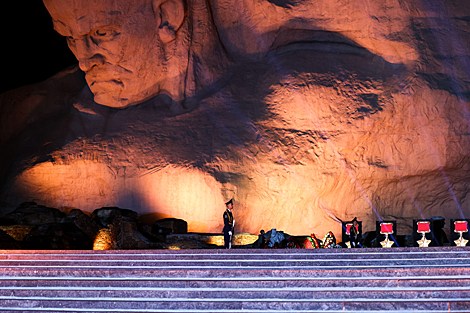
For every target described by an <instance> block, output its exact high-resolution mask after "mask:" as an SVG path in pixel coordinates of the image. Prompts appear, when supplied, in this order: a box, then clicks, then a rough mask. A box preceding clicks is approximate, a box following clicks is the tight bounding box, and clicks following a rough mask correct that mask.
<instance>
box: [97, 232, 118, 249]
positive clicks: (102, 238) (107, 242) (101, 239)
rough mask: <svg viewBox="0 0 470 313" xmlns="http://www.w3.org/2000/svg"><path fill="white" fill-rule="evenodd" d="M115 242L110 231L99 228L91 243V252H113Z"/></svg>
mask: <svg viewBox="0 0 470 313" xmlns="http://www.w3.org/2000/svg"><path fill="white" fill-rule="evenodd" d="M115 242H116V240H115V238H114V236H113V231H112V229H110V228H101V229H100V230H99V231H98V233H97V234H96V237H95V240H94V241H93V250H113V249H114V248H115V245H114V244H115Z"/></svg>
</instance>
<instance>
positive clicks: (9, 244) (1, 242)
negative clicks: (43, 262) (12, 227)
mask: <svg viewBox="0 0 470 313" xmlns="http://www.w3.org/2000/svg"><path fill="white" fill-rule="evenodd" d="M0 249H5V250H11V249H21V245H20V243H19V242H18V241H16V240H15V239H13V238H12V237H11V236H10V235H8V234H7V232H5V231H3V230H0Z"/></svg>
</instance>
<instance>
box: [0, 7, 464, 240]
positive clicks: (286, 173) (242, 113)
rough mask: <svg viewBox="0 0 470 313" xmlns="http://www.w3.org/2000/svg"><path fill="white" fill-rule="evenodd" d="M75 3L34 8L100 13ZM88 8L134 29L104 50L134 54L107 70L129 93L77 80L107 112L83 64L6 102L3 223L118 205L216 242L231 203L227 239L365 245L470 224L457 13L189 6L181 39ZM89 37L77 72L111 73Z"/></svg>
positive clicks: (1, 121)
mask: <svg viewBox="0 0 470 313" xmlns="http://www.w3.org/2000/svg"><path fill="white" fill-rule="evenodd" d="M89 1H91V0H89ZM81 3H88V0H87V1H84V2H82V1H72V0H68V1H49V0H48V1H46V5H47V7H48V9H49V10H50V12H51V13H52V15H53V17H54V19H56V20H64V21H65V20H67V18H68V19H73V18H76V17H77V16H78V15H77V16H72V17H71V15H67V16H64V14H65V13H64V12H73V10H69V8H71V7H74V8H82V9H83V8H85V7H86V8H87V10H88V11H89V9H90V8H94V7H93V6H86V5H82V4H81ZM93 3H94V4H93V5H94V6H95V7H96V10H93V12H95V13H96V12H97V11H99V10H98V8H103V7H104V8H105V9H107V10H108V9H109V10H110V11H109V12H120V13H115V14H114V15H113V14H112V16H114V17H113V18H117V16H120V17H119V18H122V17H123V16H124V17H126V18H127V19H124V20H123V21H124V22H126V23H127V22H129V21H135V20H138V22H139V23H143V25H142V28H141V29H143V30H142V32H136V31H135V30H133V29H132V28H130V29H127V30H126V31H123V32H122V35H123V36H124V35H126V34H127V37H125V38H127V39H126V41H125V42H120V44H119V45H114V43H112V44H111V45H109V46H107V47H108V48H109V49H108V50H109V51H108V52H110V54H113V53H114V54H113V55H116V53H117V54H118V55H120V56H125V55H126V56H127V55H132V56H133V57H134V58H133V59H132V61H129V62H128V63H125V60H124V61H122V60H121V61H122V62H124V63H121V64H120V63H119V62H120V61H119V60H118V61H117V64H120V65H121V66H123V67H124V68H125V65H126V64H131V63H132V62H134V63H132V64H131V65H132V66H134V70H133V72H134V74H135V76H134V77H133V78H136V77H137V78H138V80H137V81H133V82H131V83H130V84H131V86H133V87H130V89H129V90H127V89H126V90H124V89H123V90H124V91H119V90H121V89H119V88H121V87H122V86H126V82H125V81H124V82H121V83H122V85H121V84H120V83H119V79H120V78H119V77H118V78H119V79H118V78H117V77H116V73H115V72H112V71H110V68H109V67H108V69H107V70H106V69H104V70H100V72H99V73H100V76H99V77H100V79H106V80H109V79H111V80H114V82H111V83H103V84H93V82H95V81H94V80H93V79H94V77H95V76H93V73H91V74H90V73H88V72H87V76H86V80H87V81H88V82H89V83H90V84H91V85H92V86H91V91H93V93H95V99H96V101H97V102H99V103H100V104H102V105H97V104H96V103H94V102H93V94H92V93H91V92H90V89H89V88H88V87H87V85H86V80H85V78H84V76H83V72H82V71H80V70H78V69H69V70H66V71H63V72H61V73H59V74H57V75H56V76H54V77H52V78H50V79H49V80H47V81H45V82H43V83H39V84H36V85H33V86H26V87H23V88H20V89H18V90H14V91H11V92H8V93H5V94H3V95H1V96H0V101H1V102H0V103H1V104H0V128H1V131H0V139H1V142H2V147H1V149H0V158H1V163H0V164H1V168H0V170H1V176H2V177H4V178H3V181H2V192H1V198H0V199H1V210H2V213H7V212H9V211H12V210H13V209H14V208H16V207H17V206H18V205H19V203H21V202H23V201H36V202H38V203H40V204H43V205H46V206H51V207H57V208H62V207H68V208H73V207H75V208H79V209H81V210H84V211H86V212H92V211H93V210H95V209H96V208H99V207H103V206H118V207H121V208H129V209H132V210H135V211H137V212H139V213H140V214H141V215H142V216H143V217H145V218H147V219H148V220H151V221H155V220H157V219H160V218H166V217H173V218H180V219H183V220H185V221H187V222H188V231H189V232H213V233H218V232H221V230H222V213H223V210H224V201H226V200H228V199H230V198H232V197H233V198H234V199H235V212H234V214H235V219H236V227H237V229H236V231H237V232H242V231H243V232H249V233H252V234H257V233H258V232H259V230H260V229H261V228H263V229H265V230H269V229H271V228H276V229H279V230H283V231H285V232H287V233H289V234H292V235H296V234H308V233H312V232H314V233H317V234H324V233H326V232H327V231H329V230H333V232H334V233H335V234H339V233H341V231H340V224H339V223H338V219H341V220H351V219H352V218H353V217H355V216H357V217H358V219H359V220H362V221H363V225H364V226H363V227H364V232H365V231H368V230H372V229H375V220H377V219H378V216H381V217H382V218H384V219H395V218H400V219H403V222H399V223H398V234H405V233H409V232H411V221H412V219H413V218H422V217H429V216H436V215H440V216H443V217H445V218H447V219H450V218H461V217H462V214H463V215H464V216H466V215H468V214H469V212H468V210H469V209H468V208H469V207H470V203H469V202H468V201H469V200H468V197H466V196H467V194H468V190H469V186H468V184H469V182H468V177H469V175H470V173H469V164H470V162H469V151H470V142H469V136H468V134H469V133H470V131H469V117H470V115H469V113H468V110H469V103H468V95H469V94H470V93H469V91H470V90H469V84H468V82H469V81H470V80H469V79H468V68H467V64H468V60H469V56H470V54H469V43H470V40H469V39H470V38H469V35H468V34H469V31H470V25H469V23H468V21H469V20H470V5H469V4H466V3H463V2H462V1H446V2H445V4H444V3H441V2H438V1H425V2H423V1H413V0H407V1H398V0H387V1H385V0H380V1H374V2H370V1H350V2H343V1H333V0H331V1H322V2H321V3H319V2H312V1H295V2H294V1H283V0H277V1H262V0H259V1H236V2H235V1H233V0H226V1H212V2H211V6H210V7H211V8H212V10H211V11H209V10H208V5H207V3H206V2H204V1H202V0H194V1H190V5H189V8H190V11H189V12H188V16H187V18H185V19H184V20H182V21H181V23H182V24H181V25H180V27H179V28H178V27H173V26H171V25H172V24H171V23H172V22H171V21H173V22H174V21H175V20H176V21H178V18H179V17H180V16H179V15H178V14H174V15H172V16H166V17H165V16H164V17H163V19H165V18H168V19H170V22H169V23H167V24H165V23H164V22H163V23H161V24H159V22H161V21H162V20H160V19H159V17H157V18H156V19H149V20H147V19H146V20H145V21H147V24H145V22H143V20H142V19H141V15H140V14H144V15H145V14H147V15H145V16H150V15H148V14H150V13H151V10H150V9H149V8H148V7H145V8H143V10H142V11H140V13H138V14H137V13H136V14H133V13H132V12H133V11H132V10H130V9H128V8H127V7H125V6H123V5H122V1H111V0H109V1H105V2H99V4H98V2H95V1H93ZM154 3H155V4H156V5H158V4H159V3H160V2H159V1H155V2H154ZM165 3H166V4H165V5H170V6H172V8H178V7H179V6H178V2H177V1H175V2H172V1H170V2H165ZM149 5H150V4H149ZM165 5H164V6H165ZM54 6H55V7H54ZM100 6H103V7H100ZM65 9H67V10H65ZM162 10H163V9H162ZM175 10H177V9H175ZM157 11H158V10H157ZM77 12H78V13H76V14H79V13H84V14H85V13H86V14H88V13H87V12H81V11H77ZM129 12H130V13H129ZM158 12H160V11H158ZM161 12H163V11H161ZM67 14H69V13H67ZM74 14H75V13H74ZM93 14H94V13H93ZM210 14H212V18H211V16H210ZM79 15H80V14H79ZM163 15H165V14H163ZM87 16H89V14H88V15H87ZM129 18H130V19H131V20H129ZM84 20H86V21H91V22H90V24H87V25H88V26H90V25H91V26H92V28H93V27H95V26H96V25H98V22H97V24H96V25H95V24H94V22H93V21H94V19H91V20H90V19H84ZM113 21H114V20H113ZM163 24H165V25H164V26H162V25H163ZM56 25H57V22H56ZM139 25H140V24H139ZM168 25H169V26H168ZM176 25H179V24H178V23H177V24H176ZM155 26H157V28H155ZM160 26H162V28H161V29H165V28H166V30H165V31H160V30H161V29H160V28H159V27H160ZM171 27H173V30H176V33H175V34H174V35H175V37H171V36H172V29H171ZM153 29H159V31H156V32H155V33H153V31H151V30H153ZM58 30H59V29H58ZM144 30H145V31H144ZM60 31H61V32H62V33H63V34H64V35H67V34H65V33H64V29H62V30H60ZM149 31H151V33H150V34H149V33H148V32H149ZM93 32H94V33H93V34H95V35H100V34H101V35H103V30H102V29H101V28H100V29H93ZM162 32H164V33H162ZM129 33H131V34H130V35H129ZM140 35H141V36H143V37H145V36H147V37H145V38H150V37H151V36H155V40H154V41H151V42H150V43H148V41H145V44H143V43H141V42H139V40H140V39H142V38H140V37H139V36H140ZM74 36H75V35H74ZM88 36H91V35H90V33H89V34H88ZM103 36H104V35H103ZM149 36H150V37H149ZM168 36H169V37H168ZM138 37H139V38H138ZM77 38H78V37H77ZM87 38H88V40H89V41H88V43H89V47H88V50H84V51H85V52H87V53H89V59H86V58H85V59H81V57H82V55H81V54H79V53H77V51H78V50H77V51H76V55H77V56H78V58H79V61H80V67H81V68H82V69H83V70H85V71H87V70H88V68H87V67H86V65H87V62H89V60H91V59H93V58H94V60H95V61H96V59H99V60H101V61H103V60H107V61H106V62H108V63H109V62H111V60H112V58H111V57H110V56H108V55H105V53H104V52H102V51H101V52H96V51H94V54H93V53H91V52H93V51H92V48H93V47H95V46H93V45H96V46H99V44H100V43H99V42H98V41H97V40H98V39H97V38H91V37H87ZM152 38H153V37H152ZM81 43H83V42H81ZM81 43H80V44H81ZM153 43H155V45H156V46H153ZM80 47H81V48H83V47H86V46H80ZM131 48H132V49H134V50H132V49H131ZM119 49H123V50H125V51H126V53H130V52H129V51H128V49H131V52H132V53H130V54H125V53H124V52H122V51H121V50H119ZM152 49H156V50H158V49H160V50H159V51H163V52H162V54H161V55H159V56H155V57H153V56H152V57H150V56H149V57H147V54H146V53H148V52H149V51H154V50H152ZM165 49H166V50H165ZM72 50H73V49H72ZM117 50H119V51H121V52H122V53H121V52H119V51H117ZM80 51H82V50H80ZM182 51H185V52H186V56H185V57H183V56H182V55H183V52H182ZM85 52H83V53H84V54H83V55H86V53H85ZM111 52H112V53H111ZM154 52H155V51H154ZM136 56H142V57H141V58H140V59H139V58H135V57H136ZM169 56H171V58H170V57H169ZM158 57H163V58H168V59H169V61H168V62H167V63H165V62H163V63H159V60H161V59H159V58H158ZM106 58H107V59H106ZM87 60H88V61H87ZM101 61H100V62H101ZM139 61H140V62H142V64H143V65H142V66H144V67H145V68H142V67H139V66H138V65H136V64H138V62H139ZM106 62H105V64H108V63H106ZM162 64H163V65H162ZM98 65H99V63H96V64H95V66H96V68H98V67H99V66H98ZM165 66H166V67H167V68H163V67H165ZM149 69H150V70H149ZM90 75H91V76H90ZM159 75H160V76H159ZM156 76H158V77H156ZM163 76H165V79H163V78H162V77H163ZM160 78H162V79H163V80H160ZM151 82H154V83H155V84H154V85H152V86H150V87H149V86H148V84H149V83H151ZM100 86H102V87H100ZM141 87H142V88H144V90H140V89H139V88H141ZM122 88H124V87H122ZM126 88H127V87H126ZM135 90H138V92H137V94H136V95H131V94H127V92H128V91H129V92H130V93H132V92H133V91H135ZM117 95H119V97H117ZM123 95H126V96H125V97H124V96H123ZM155 95H158V96H156V97H153V96H155ZM152 97H153V98H152ZM124 98H125V99H128V100H123V99H124ZM129 99H131V100H129ZM145 100H149V101H145ZM142 101H144V102H142ZM139 102H142V103H140V104H139V105H135V104H138V103H139ZM127 106H130V107H128V108H127V109H125V110H116V109H114V108H115V107H118V108H122V107H127ZM109 107H111V108H109ZM460 210H462V212H461V211H460ZM407 221H409V222H408V224H407Z"/></svg>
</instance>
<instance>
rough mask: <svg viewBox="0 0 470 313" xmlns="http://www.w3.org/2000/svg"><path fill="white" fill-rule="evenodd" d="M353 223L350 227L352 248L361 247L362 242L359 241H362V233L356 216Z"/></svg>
mask: <svg viewBox="0 0 470 313" xmlns="http://www.w3.org/2000/svg"><path fill="white" fill-rule="evenodd" d="M352 223H353V224H352V226H351V228H350V229H349V241H350V242H351V248H360V247H361V244H360V243H359V242H360V241H361V234H360V233H359V227H358V225H359V224H358V222H357V218H354V219H353V221H352Z"/></svg>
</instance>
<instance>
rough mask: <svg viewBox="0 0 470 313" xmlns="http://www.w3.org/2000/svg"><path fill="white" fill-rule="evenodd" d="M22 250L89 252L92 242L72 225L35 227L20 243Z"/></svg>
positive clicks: (57, 224)
mask: <svg viewBox="0 0 470 313" xmlns="http://www.w3.org/2000/svg"><path fill="white" fill-rule="evenodd" d="M22 247H24V249H34V250H50V249H52V250H91V249H92V248H93V240H92V239H90V238H88V236H87V235H86V234H85V233H84V232H82V231H81V230H80V229H79V228H78V227H77V226H75V224H72V223H54V224H43V225H37V226H35V227H34V228H33V229H31V231H30V233H29V234H28V235H27V236H26V238H25V239H24V240H23V241H22Z"/></svg>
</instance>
